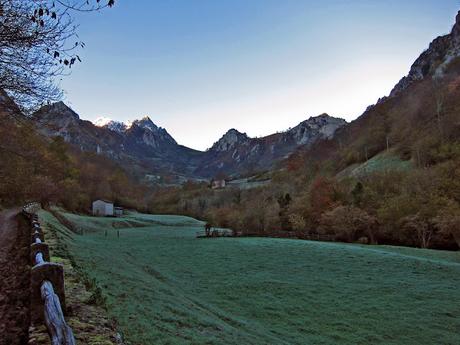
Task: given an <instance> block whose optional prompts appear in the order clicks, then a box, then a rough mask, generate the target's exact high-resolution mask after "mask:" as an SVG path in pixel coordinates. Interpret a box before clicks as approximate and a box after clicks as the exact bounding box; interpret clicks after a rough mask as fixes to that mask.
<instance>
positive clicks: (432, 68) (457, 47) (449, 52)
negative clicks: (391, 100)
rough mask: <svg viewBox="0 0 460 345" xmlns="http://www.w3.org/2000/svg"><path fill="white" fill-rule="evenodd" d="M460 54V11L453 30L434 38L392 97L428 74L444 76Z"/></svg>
mask: <svg viewBox="0 0 460 345" xmlns="http://www.w3.org/2000/svg"><path fill="white" fill-rule="evenodd" d="M459 56H460V12H459V13H458V14H457V17H456V20H455V24H454V26H453V28H452V31H451V32H450V33H449V34H448V35H445V36H440V37H437V38H436V39H434V40H433V41H432V42H431V43H430V46H429V47H428V49H427V50H425V51H424V52H423V53H422V54H421V55H420V56H419V57H418V59H417V60H415V62H414V63H413V65H412V67H411V69H410V71H409V74H408V75H407V76H405V77H403V78H402V79H401V80H400V81H399V83H398V84H396V86H395V87H394V88H393V90H392V91H391V93H390V97H394V96H397V95H399V94H400V93H401V92H402V91H404V90H405V89H407V88H408V87H409V86H410V85H411V84H412V83H414V82H416V81H418V80H422V79H424V78H425V77H427V76H432V77H435V78H436V77H442V76H443V75H444V71H445V68H446V67H447V65H448V64H449V63H450V62H451V61H452V60H453V59H455V58H456V57H459Z"/></svg>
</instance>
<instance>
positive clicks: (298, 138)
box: [286, 113, 347, 145]
mask: <svg viewBox="0 0 460 345" xmlns="http://www.w3.org/2000/svg"><path fill="white" fill-rule="evenodd" d="M346 123H347V121H345V120H344V119H341V118H337V117H332V116H329V115H328V114H326V113H323V114H321V115H318V116H312V117H310V118H308V119H307V120H305V121H303V122H301V123H299V124H298V125H297V126H295V127H294V128H292V129H290V130H289V131H287V132H286V134H287V135H292V136H293V137H294V140H295V142H296V143H297V144H298V145H305V144H309V143H311V142H312V141H314V140H317V139H320V138H322V139H330V138H332V137H333V136H334V133H335V131H336V130H337V129H338V128H340V127H342V126H343V125H345V124H346Z"/></svg>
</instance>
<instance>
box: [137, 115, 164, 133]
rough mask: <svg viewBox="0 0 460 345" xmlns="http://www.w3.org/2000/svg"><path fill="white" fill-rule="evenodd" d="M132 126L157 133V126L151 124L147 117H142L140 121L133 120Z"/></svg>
mask: <svg viewBox="0 0 460 345" xmlns="http://www.w3.org/2000/svg"><path fill="white" fill-rule="evenodd" d="M132 125H135V126H138V127H141V128H143V129H149V130H151V131H152V132H153V131H157V130H158V129H159V128H158V126H157V125H155V124H154V123H153V121H152V120H151V119H150V117H148V116H144V117H143V118H142V119H140V120H134V121H133V123H132Z"/></svg>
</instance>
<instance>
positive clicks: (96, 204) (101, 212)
mask: <svg viewBox="0 0 460 345" xmlns="http://www.w3.org/2000/svg"><path fill="white" fill-rule="evenodd" d="M113 212H114V208H113V202H111V201H107V200H102V199H100V200H94V201H93V216H113V215H114V213H113Z"/></svg>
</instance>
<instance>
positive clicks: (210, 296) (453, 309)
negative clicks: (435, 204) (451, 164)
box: [40, 211, 460, 345]
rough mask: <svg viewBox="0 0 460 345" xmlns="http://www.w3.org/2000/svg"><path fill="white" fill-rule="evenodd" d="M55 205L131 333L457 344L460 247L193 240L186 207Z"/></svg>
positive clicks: (157, 340) (210, 340)
mask: <svg viewBox="0 0 460 345" xmlns="http://www.w3.org/2000/svg"><path fill="white" fill-rule="evenodd" d="M63 215H64V216H65V217H66V218H67V220H68V221H70V223H71V224H72V225H73V227H72V228H73V231H75V232H76V233H78V234H76V233H74V232H71V231H70V230H69V229H68V228H65V227H64V226H58V229H57V235H58V236H59V240H60V241H61V242H62V244H63V245H65V246H67V248H68V250H69V251H70V253H71V255H72V256H73V259H74V260H75V262H76V263H77V265H78V266H80V267H81V268H82V269H83V271H84V272H85V273H86V274H88V276H89V277H90V278H94V279H95V280H96V281H97V285H98V286H99V287H100V288H101V290H102V294H103V296H104V297H105V298H106V305H107V307H108V311H109V313H110V315H111V316H112V317H115V318H116V319H117V320H118V323H119V326H120V329H121V330H122V331H123V333H124V337H125V338H126V339H127V340H128V341H130V343H131V344H191V343H193V344H237V343H240V344H277V345H278V344H386V345H389V344H457V343H458V334H459V333H460V318H459V317H458V310H460V289H458V286H459V284H460V253H459V252H443V251H434V250H421V249H413V248H400V247H398V248H396V247H388V246H361V245H349V244H338V243H322V242H309V241H299V240H289V239H273V238H216V239H196V238H195V233H196V232H197V231H201V230H202V226H203V224H202V223H201V222H199V221H197V220H194V219H192V218H188V217H180V216H154V215H144V214H138V213H131V214H129V215H128V216H125V217H124V218H94V217H84V216H77V215H72V214H68V213H63ZM40 216H41V218H42V219H43V220H44V221H53V222H54V221H55V220H54V219H53V216H52V215H51V214H50V213H47V212H44V211H42V212H41V215H40ZM118 234H119V237H118Z"/></svg>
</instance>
